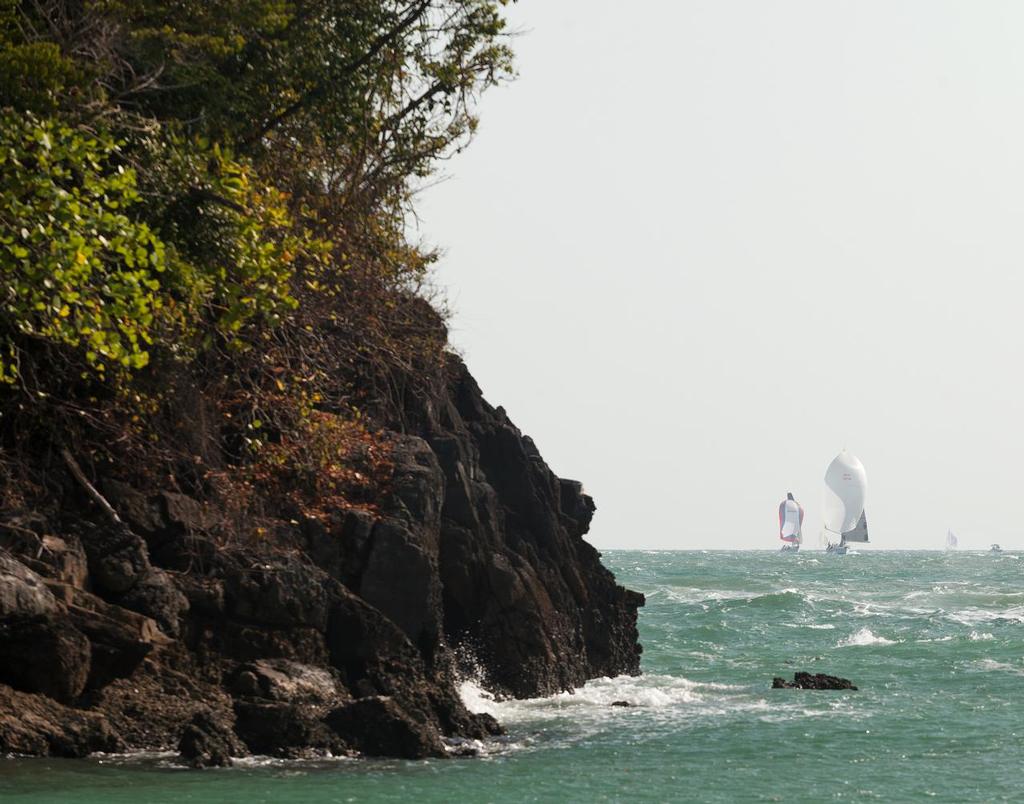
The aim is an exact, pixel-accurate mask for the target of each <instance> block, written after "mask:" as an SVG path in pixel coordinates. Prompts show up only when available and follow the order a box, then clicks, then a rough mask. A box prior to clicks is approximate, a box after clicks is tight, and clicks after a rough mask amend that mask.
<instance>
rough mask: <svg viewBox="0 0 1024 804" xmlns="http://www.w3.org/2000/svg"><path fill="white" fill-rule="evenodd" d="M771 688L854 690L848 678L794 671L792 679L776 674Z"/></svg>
mask: <svg viewBox="0 0 1024 804" xmlns="http://www.w3.org/2000/svg"><path fill="white" fill-rule="evenodd" d="M772 689H775V690H778V689H801V690H855V689H857V688H856V687H855V686H854V685H853V682H852V681H850V680H849V679H848V678H840V677H839V676H830V675H827V674H826V673H813V674H812V673H803V672H799V673H794V674H793V680H792V681H786V680H785V679H784V678H780V677H779V676H776V677H775V678H773V679H772Z"/></svg>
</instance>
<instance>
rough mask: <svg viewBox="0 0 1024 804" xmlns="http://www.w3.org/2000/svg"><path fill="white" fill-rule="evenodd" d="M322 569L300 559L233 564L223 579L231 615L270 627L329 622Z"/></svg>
mask: <svg viewBox="0 0 1024 804" xmlns="http://www.w3.org/2000/svg"><path fill="white" fill-rule="evenodd" d="M325 578H326V576H325V575H324V573H323V571H322V570H320V569H318V568H317V567H315V566H312V565H310V564H306V563H303V562H301V561H299V560H297V559H291V558H282V559H279V560H277V561H275V562H274V563H270V562H264V561H259V560H257V561H250V562H248V563H241V562H240V563H238V564H236V565H234V566H232V567H231V568H230V569H229V570H228V571H227V572H226V577H225V579H224V606H225V609H226V612H227V614H228V615H229V616H231V617H234V618H236V619H239V620H245V621H248V622H258V623H261V624H263V625H270V626H303V625H304V626H310V627H312V628H315V629H317V630H320V631H322V630H323V629H324V628H325V627H326V625H327V608H328V598H327V592H326V591H325V589H324V580H325Z"/></svg>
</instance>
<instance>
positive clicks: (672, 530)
mask: <svg viewBox="0 0 1024 804" xmlns="http://www.w3.org/2000/svg"><path fill="white" fill-rule="evenodd" d="M508 16H509V19H510V23H511V26H512V28H513V29H515V30H516V31H517V32H518V35H517V37H516V39H515V41H514V43H513V45H514V48H515V51H516V53H517V64H518V71H519V77H518V79H517V80H516V81H515V82H512V83H510V84H509V85H507V86H504V87H501V88H498V89H494V90H491V91H490V92H489V93H488V94H486V95H485V96H484V98H483V101H482V103H481V106H480V115H481V126H480V131H479V133H478V134H477V136H476V139H475V141H474V142H473V143H472V145H471V146H470V147H469V149H467V150H466V151H465V152H464V153H463V154H461V155H459V156H458V157H457V158H455V159H453V160H452V161H450V162H449V163H447V164H446V166H445V176H446V179H445V180H444V181H442V182H440V183H438V184H436V185H434V186H431V187H429V188H427V189H425V190H423V191H422V193H421V194H420V196H419V199H418V204H417V209H418V213H419V223H418V235H419V236H420V237H421V238H422V239H423V240H424V241H425V242H427V243H429V244H432V245H435V246H438V247H440V248H441V249H442V250H443V253H444V256H443V258H442V260H441V264H440V267H439V269H438V273H437V281H438V283H439V284H440V285H441V286H442V287H443V288H445V289H446V290H447V293H448V296H449V299H450V303H451V306H452V309H453V311H454V315H453V319H452V322H451V329H452V331H451V337H452V341H453V342H454V344H455V346H456V348H457V349H458V350H459V351H460V352H461V353H462V354H463V355H464V356H465V358H466V360H467V363H468V365H469V367H470V370H471V371H472V372H473V374H474V375H475V376H476V378H477V380H478V381H479V383H480V385H481V388H482V389H483V391H484V394H485V395H486V396H487V398H488V399H489V401H490V402H491V403H492V404H495V405H498V404H500V405H503V406H504V407H505V408H506V410H507V411H508V413H509V416H510V417H511V418H512V420H513V421H514V422H515V423H516V424H517V425H518V426H519V427H520V428H521V429H522V430H523V432H525V433H527V434H528V435H530V436H532V437H533V438H534V440H535V441H536V443H537V445H538V447H539V449H540V450H541V453H542V454H543V455H544V457H545V458H546V460H547V462H548V464H549V465H550V466H551V467H552V469H553V470H554V471H555V472H556V473H558V474H559V475H560V476H562V477H571V478H575V479H578V480H581V481H582V482H583V483H584V486H585V488H586V490H587V491H588V492H589V493H590V494H592V495H593V496H594V498H595V500H596V503H597V514H596V516H595V519H594V523H593V525H592V528H591V532H590V534H589V535H588V537H587V538H588V540H589V541H591V542H592V543H593V544H595V545H596V546H597V547H598V548H647V549H692V548H715V549H732V548H744V549H745V548H763V549H776V548H777V546H778V544H779V542H778V518H777V510H778V504H779V502H780V500H782V499H783V498H784V497H785V494H786V492H787V491H791V492H793V493H794V495H795V496H796V498H797V499H798V500H799V501H800V502H801V503H802V504H803V505H804V508H805V510H806V514H807V515H806V519H805V523H804V535H805V542H806V544H807V545H808V546H814V547H816V546H817V543H818V533H819V531H820V527H821V513H822V492H823V488H824V486H823V475H824V473H825V469H826V467H827V466H828V464H829V462H830V461H831V460H832V458H833V457H834V456H835V455H836V454H837V453H838V452H839V451H840V450H841V449H843V448H846V449H847V450H849V451H850V452H852V453H853V454H855V455H856V456H858V457H859V458H860V459H861V461H862V462H863V463H864V466H865V468H866V470H867V477H868V497H867V513H868V520H869V523H870V526H871V544H870V545H869V546H867V547H866V548H865V549H866V550H878V549H907V548H935V549H938V548H940V547H941V546H942V545H943V543H944V541H945V535H946V530H947V528H952V529H953V530H954V531H955V532H956V533H957V535H958V536H959V539H960V545H961V548H987V547H988V544H989V543H990V542H1000V543H1002V544H1003V546H1004V548H1006V547H1014V546H1017V547H1021V548H1024V521H1022V517H1021V515H1020V510H1021V506H1022V503H1024V490H1022V481H1024V449H1022V448H1024V427H1022V414H1024V402H1022V400H1024V364H1022V356H1024V349H1022V346H1024V321H1022V308H1024V271H1022V266H1024V3H1020V2H1017V0H1008V1H1005V2H999V1H998V0H985V1H984V2H968V1H967V0H960V1H958V2H944V1H943V0H919V1H916V2H915V1H912V0H885V2H881V1H876V0H851V1H850V2H840V1H839V0H799V1H798V0H772V2H764V0H745V1H741V0H707V1H706V2H695V1H694V0H673V2H664V1H663V0H657V1H656V0H632V2H630V3H622V2H607V1H605V0H556V1H554V2H553V1H552V0H520V2H519V3H517V4H516V5H514V6H513V7H511V9H510V11H509V13H508Z"/></svg>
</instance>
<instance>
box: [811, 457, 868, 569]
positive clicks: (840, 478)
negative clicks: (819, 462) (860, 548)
mask: <svg viewBox="0 0 1024 804" xmlns="http://www.w3.org/2000/svg"><path fill="white" fill-rule="evenodd" d="M867 490H868V478H867V473H866V472H865V471H864V464H862V463H861V462H860V461H859V460H858V459H857V457H856V456H854V455H851V454H850V453H848V452H847V451H846V450H845V449H844V450H843V451H842V452H840V453H839V454H838V455H836V457H835V458H834V459H833V460H832V463H830V464H829V465H828V469H827V470H825V526H824V529H823V531H822V536H823V537H824V539H825V542H826V544H825V552H826V553H831V554H832V555H837V556H844V555H846V553H847V545H849V544H850V543H861V542H867V541H868V518H867V514H866V513H865V511H864V501H865V499H866V497H867ZM833 536H838V537H839V541H838V542H834V541H832V537H833Z"/></svg>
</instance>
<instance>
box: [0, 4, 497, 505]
mask: <svg viewBox="0 0 1024 804" xmlns="http://www.w3.org/2000/svg"><path fill="white" fill-rule="evenodd" d="M506 2H507V0H175V2H168V0H86V2H80V1H79V0H0V279H2V284H0V422H2V423H4V425H5V426H4V427H0V465H2V462H3V455H4V454H5V453H4V451H5V450H8V451H9V450H10V448H11V444H12V443H16V444H17V445H18V448H19V449H22V451H23V452H24V453H31V452H32V451H33V450H34V449H35V446H36V445H35V443H33V439H32V437H31V436H30V435H24V436H23V435H21V434H22V433H30V432H31V427H37V426H38V427H40V432H45V433H55V432H60V433H61V434H62V436H61V437H62V438H66V437H67V436H68V435H71V436H72V438H73V440H76V441H79V442H80V443H82V444H83V445H84V444H86V443H88V444H90V445H91V448H93V449H95V450H96V451H97V452H102V451H107V452H108V455H109V456H110V457H113V454H114V452H115V451H117V450H120V451H121V454H120V456H119V460H120V461H121V462H122V463H132V464H138V463H140V461H139V460H138V459H139V458H140V456H141V457H143V458H144V460H143V461H141V463H145V464H147V465H149V466H152V467H154V471H159V472H162V473H164V476H166V474H168V473H171V474H174V475H175V477H177V478H179V479H180V478H181V477H182V476H183V475H188V474H189V473H191V472H198V469H196V468H195V467H196V466H197V464H196V463H195V459H196V457H197V456H196V454H195V451H194V450H193V448H194V447H195V449H199V450H200V451H205V450H206V449H207V446H208V445H211V444H212V446H209V449H210V450H211V453H213V452H215V453H217V454H218V455H219V456H220V457H221V458H226V460H227V462H230V461H232V460H234V461H238V462H246V461H251V460H252V459H253V455H254V454H255V453H257V452H261V451H267V452H269V453H270V454H272V455H274V454H278V453H277V452H275V451H274V447H275V445H286V446H288V447H289V448H288V449H286V450H284V451H283V452H280V454H281V455H283V456H284V457H282V458H281V460H282V461H283V463H284V464H287V466H283V467H281V469H282V471H284V472H285V473H288V472H298V473H300V474H301V472H302V471H304V470H303V467H304V466H305V467H307V468H308V467H321V463H318V462H317V461H318V460H319V459H318V458H317V457H316V450H317V448H318V447H317V444H320V443H321V441H322V444H321V446H324V445H326V446H325V448H329V449H330V450H335V447H338V445H339V444H343V442H345V438H346V437H345V436H344V432H343V431H344V426H342V427H341V429H340V430H335V429H332V428H321V430H318V431H316V432H317V433H320V434H321V435H322V436H323V438H322V439H321V441H318V440H317V438H314V437H313V431H312V430H311V429H310V426H311V423H312V422H313V421H314V420H316V419H317V417H318V416H319V415H320V414H322V413H325V412H329V413H330V415H331V416H336V417H338V419H337V421H338V422H339V426H341V425H344V424H345V419H346V417H350V416H351V411H352V410H353V409H354V408H355V407H361V408H364V409H365V410H367V411H370V413H369V414H368V415H370V416H371V417H372V416H373V415H374V412H384V411H386V410H388V409H390V410H392V411H394V410H396V409H400V408H401V405H402V404H403V400H405V399H407V398H408V397H409V395H410V394H414V393H416V392H417V390H416V388H414V387H413V386H414V385H415V383H416V381H417V377H418V376H420V375H422V376H428V375H429V372H430V371H431V370H437V368H438V366H439V365H440V363H441V362H442V350H443V348H444V344H445V339H446V331H445V328H444V325H443V323H442V321H441V319H440V317H439V316H438V315H437V314H436V312H435V311H434V310H433V308H432V307H431V305H430V303H428V301H427V300H426V299H425V297H424V296H425V294H424V288H425V287H428V286H429V276H428V274H429V267H430V265H431V264H432V262H433V260H434V258H435V256H436V255H434V254H433V253H431V252H429V251H424V250H422V249H421V248H419V247H418V246H417V245H416V244H414V243H410V242H409V240H408V238H407V232H408V228H407V226H406V221H407V217H408V214H409V212H410V210H411V199H412V198H413V195H414V193H415V191H416V189H417V187H418V186H419V185H420V183H421V182H422V180H423V178H424V177H426V176H429V175H430V174H431V173H432V172H433V171H434V170H435V169H436V166H437V164H438V163H439V161H440V160H442V159H444V158H446V157H447V156H449V155H451V154H452V153H454V152H456V151H457V150H459V149H460V148H462V147H463V146H465V145H466V144H467V142H468V141H469V139H470V138H471V137H472V134H473V132H474V130H475V127H476V118H475V108H474V107H475V103H476V101H477V98H478V96H479V93H480V92H482V91H483V90H485V89H487V88H488V87H490V86H492V85H494V84H495V83H497V82H499V81H501V80H503V79H505V78H507V77H509V76H510V75H511V72H512V64H511V53H510V50H509V48H508V46H507V40H506V37H507V34H506V33H505V22H504V19H503V17H502V14H501V9H502V6H504V5H505V3H506ZM425 367H426V368H425ZM427 381H429V380H427ZM19 390H21V391H25V392H27V394H26V393H18V391H19ZM175 398H176V399H177V400H178V403H179V404H178V406H177V408H175V403H174V402H173V400H174V399H175ZM197 399H198V400H200V402H198V403H197V402H196V400H197ZM26 400H29V401H28V402H26ZM182 400H185V401H182ZM197 405H198V407H197ZM190 406H191V407H190ZM197 409H201V410H202V411H203V412H204V413H203V415H204V416H205V415H206V413H210V412H211V411H215V412H217V413H215V414H214V413H211V414H210V415H211V416H219V418H217V420H216V421H215V422H204V427H207V428H208V432H209V433H211V434H212V435H211V436H210V437H209V438H205V437H204V439H199V441H201V442H202V443H200V444H198V445H196V444H190V443H186V441H187V440H186V439H185V438H184V436H183V435H182V433H184V432H186V431H187V430H189V429H190V425H191V424H192V422H191V421H188V414H187V413H182V411H187V410H192V411H195V410H197ZM175 416H179V417H180V418H178V419H175ZM19 417H20V419H19ZM162 417H166V418H162ZM15 420H20V421H21V422H22V425H24V424H25V422H29V423H30V424H31V427H29V426H11V423H12V422H13V421H15ZM88 428H93V429H92V430H91V431H90V432H91V436H86V435H84V432H85V430H87V429H88ZM256 430H258V437H256V435H255V431H256ZM12 434H18V435H12ZM318 437H319V436H318ZM90 438H91V440H90ZM213 442H216V443H215V444H214V443H213ZM158 443H159V446H156V445H157V444H158ZM140 444H141V445H142V446H140ZM175 444H177V448H178V449H180V451H181V452H180V453H179V454H178V457H177V458H175V457H173V456H174V454H175V453H174V450H175V448H176V447H175ZM114 445H116V446H114ZM127 445H133V446H127ZM133 450H135V451H134V452H133ZM303 451H306V452H307V453H308V455H306V457H303ZM331 454H332V455H333V454H336V455H337V456H338V457H337V459H336V460H334V459H332V461H333V462H332V463H331V466H332V467H335V468H336V469H337V470H338V471H339V472H341V473H342V475H345V473H346V472H347V471H348V468H350V467H348V464H351V463H352V461H353V459H352V458H351V455H350V454H349V453H345V452H344V450H342V451H340V452H338V451H337V450H335V451H334V452H332V453H331ZM157 456H158V458H157ZM154 458H157V459H154ZM126 459H127V460H126ZM182 466H185V467H186V468H185V469H182ZM346 467H348V468H346ZM319 471H320V470H319V468H316V469H315V470H314V474H315V473H316V472H319ZM332 471H333V469H332ZM342 475H339V476H342ZM345 476H346V477H347V475H345ZM197 482H199V481H197ZM339 488H340V487H339ZM197 493H198V492H197ZM317 493H318V494H320V493H323V494H329V493H330V489H326V488H318V489H317ZM346 493H347V492H346ZM342 496H345V495H342ZM349 498H350V499H349V501H350V502H351V501H352V498H351V495H349Z"/></svg>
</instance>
